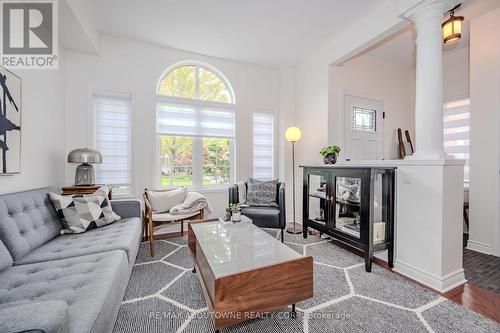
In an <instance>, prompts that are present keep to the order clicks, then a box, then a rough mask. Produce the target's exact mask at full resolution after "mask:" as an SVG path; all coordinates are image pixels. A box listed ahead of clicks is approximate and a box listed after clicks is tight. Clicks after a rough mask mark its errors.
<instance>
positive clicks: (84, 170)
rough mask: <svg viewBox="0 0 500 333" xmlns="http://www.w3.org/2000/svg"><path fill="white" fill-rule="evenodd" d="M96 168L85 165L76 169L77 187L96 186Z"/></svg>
mask: <svg viewBox="0 0 500 333" xmlns="http://www.w3.org/2000/svg"><path fill="white" fill-rule="evenodd" d="M94 184H95V176H94V167H92V165H91V164H88V163H83V164H80V165H79V166H77V167H76V172H75V186H86V185H94Z"/></svg>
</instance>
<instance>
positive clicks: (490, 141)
mask: <svg viewBox="0 0 500 333" xmlns="http://www.w3.org/2000/svg"><path fill="white" fill-rule="evenodd" d="M498 30H500V8H499V9H496V10H494V11H491V12H489V13H487V14H485V15H483V16H480V17H478V18H475V19H473V20H472V21H471V36H470V98H471V133H470V142H471V151H470V190H469V200H470V221H471V223H470V231H469V243H468V244H467V247H468V248H470V249H472V250H476V251H480V252H484V253H491V254H494V255H496V256H500V215H499V206H500V205H499V199H500V196H499V185H500V182H499V169H500V135H499V133H500V132H499V130H498V128H499V125H500V99H499V96H500V44H499V43H498V42H492V39H491V38H492V32H494V31H498Z"/></svg>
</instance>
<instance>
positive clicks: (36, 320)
mask: <svg viewBox="0 0 500 333" xmlns="http://www.w3.org/2000/svg"><path fill="white" fill-rule="evenodd" d="M0 318H1V319H0V332H40V333H68V332H69V331H70V322H69V314H68V304H66V302H64V301H43V302H31V303H24V304H15V305H14V304H13V305H12V306H9V305H6V306H5V307H3V308H2V309H0Z"/></svg>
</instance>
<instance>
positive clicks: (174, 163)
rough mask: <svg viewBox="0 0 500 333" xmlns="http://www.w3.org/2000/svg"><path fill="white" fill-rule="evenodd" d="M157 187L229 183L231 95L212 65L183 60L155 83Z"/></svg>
mask: <svg viewBox="0 0 500 333" xmlns="http://www.w3.org/2000/svg"><path fill="white" fill-rule="evenodd" d="M156 108H157V119H156V124H157V135H158V143H159V144H158V146H159V154H158V156H159V157H160V158H159V161H158V164H157V165H158V166H159V171H158V173H157V174H158V175H159V177H158V178H157V179H159V184H158V185H159V186H161V187H169V186H193V187H204V186H212V187H213V186H221V185H224V184H230V183H231V182H233V164H232V159H231V156H232V155H233V151H234V138H235V125H234V122H235V98H234V93H233V90H232V88H231V85H230V84H229V81H228V80H227V79H226V78H225V77H224V75H223V74H222V73H220V72H219V71H218V70H216V69H215V68H213V67H211V66H209V65H206V64H201V63H193V62H189V63H187V62H183V63H180V64H176V65H174V66H171V67H170V68H169V69H168V70H167V71H166V72H165V73H164V74H163V75H162V76H161V78H160V80H159V82H158V86H157V106H156Z"/></svg>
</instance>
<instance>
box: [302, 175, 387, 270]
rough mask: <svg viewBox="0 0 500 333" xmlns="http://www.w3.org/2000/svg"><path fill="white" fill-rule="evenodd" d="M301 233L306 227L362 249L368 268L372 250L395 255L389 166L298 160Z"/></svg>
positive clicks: (369, 267) (369, 268) (304, 231)
mask: <svg viewBox="0 0 500 333" xmlns="http://www.w3.org/2000/svg"><path fill="white" fill-rule="evenodd" d="M301 167H302V168H303V170H304V177H303V207H302V221H303V223H302V225H303V235H304V238H307V232H308V228H313V229H315V230H318V231H319V232H320V233H324V234H327V235H329V236H331V237H333V238H334V239H337V240H339V241H341V242H343V243H346V244H348V245H350V246H352V247H355V248H357V249H359V250H361V251H363V252H364V256H365V269H366V271H367V272H370V271H371V264H372V257H373V253H374V252H377V251H381V250H385V249H387V250H388V264H389V266H390V267H393V259H394V175H395V168H390V167H354V166H341V165H338V166H337V165H333V166H320V165H318V166H301Z"/></svg>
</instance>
